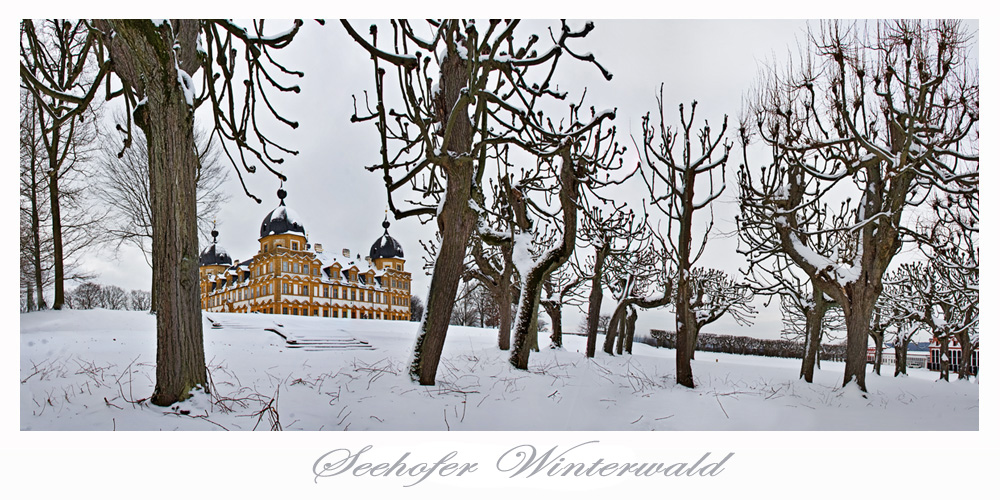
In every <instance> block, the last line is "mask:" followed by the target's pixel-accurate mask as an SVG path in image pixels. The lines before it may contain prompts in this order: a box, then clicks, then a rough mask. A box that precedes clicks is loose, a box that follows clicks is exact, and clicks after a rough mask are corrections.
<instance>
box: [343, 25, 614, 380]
mask: <svg viewBox="0 0 1000 500" xmlns="http://www.w3.org/2000/svg"><path fill="white" fill-rule="evenodd" d="M519 24H520V23H519V21H517V20H513V21H501V20H492V21H490V22H489V24H488V25H487V26H480V25H477V24H476V23H475V22H474V21H459V20H444V21H431V22H430V23H429V25H430V26H429V33H430V34H429V36H428V37H426V38H422V37H421V36H419V35H417V34H416V32H415V31H414V29H413V27H412V26H411V25H410V23H409V22H408V21H405V20H401V21H392V23H391V25H392V30H393V37H392V38H393V42H392V43H393V48H392V49H391V51H390V50H384V49H381V48H379V46H378V38H377V35H378V30H377V28H376V27H375V26H374V25H373V26H372V28H371V30H370V34H371V42H369V41H368V40H366V39H365V38H364V37H362V36H361V35H360V34H359V33H358V32H357V31H355V29H354V27H353V26H351V24H350V23H348V22H346V21H344V22H343V26H344V28H345V29H346V30H347V32H348V34H349V35H350V36H351V37H352V38H353V39H354V40H355V42H357V43H358V45H360V46H361V47H362V48H363V49H364V50H365V51H366V52H367V53H368V54H369V55H370V56H371V58H372V60H373V62H374V69H375V99H376V105H375V109H374V110H372V109H371V108H370V107H368V108H367V111H366V112H365V114H363V115H359V114H358V113H357V112H356V113H355V115H354V116H353V117H352V120H353V121H369V120H371V121H374V122H375V124H376V125H377V128H378V131H379V136H380V139H381V145H382V146H381V156H382V157H381V161H380V162H379V163H378V164H376V165H373V166H372V167H369V168H370V170H372V171H381V172H382V175H383V178H384V179H385V185H386V191H387V194H388V200H389V209H390V210H392V212H393V215H394V216H395V217H396V218H402V217H408V216H418V217H422V218H424V219H425V220H429V219H432V218H435V219H436V220H437V224H438V230H439V232H440V234H441V242H440V246H439V249H440V251H439V252H438V254H437V259H436V261H435V264H434V274H433V276H432V278H431V286H430V291H429V294H428V299H427V311H426V316H425V320H424V321H423V322H422V323H421V331H420V332H419V334H418V337H417V343H416V346H415V349H414V356H413V361H412V363H411V367H410V374H411V376H412V377H413V378H414V379H415V380H419V382H420V383H421V384H422V385H433V384H434V379H435V375H436V372H437V366H438V361H439V360H440V356H441V350H442V348H443V346H444V341H445V337H446V334H447V329H448V320H449V319H450V317H451V312H452V307H453V303H454V298H455V295H456V293H457V291H458V283H459V280H460V279H461V277H462V275H463V271H464V269H463V268H464V266H465V255H466V249H467V247H468V245H469V243H470V241H471V240H470V237H471V236H472V233H473V231H474V230H475V229H476V227H477V225H478V221H479V216H480V209H483V208H486V207H487V206H489V205H492V203H490V204H487V203H486V201H485V193H484V192H483V190H482V182H483V179H484V176H485V178H490V177H491V176H486V168H487V158H488V154H489V153H490V152H491V151H494V152H495V148H496V147H498V146H500V145H503V146H509V147H513V148H516V149H518V151H519V152H521V153H522V154H527V155H529V156H530V157H534V158H540V157H541V158H547V159H549V161H551V158H553V157H555V156H561V155H562V154H560V153H557V152H556V151H555V150H554V148H551V147H550V146H551V145H553V144H566V146H565V147H566V148H571V147H573V146H574V145H575V144H574V143H575V138H576V137H579V136H582V135H583V134H585V133H586V132H587V130H589V128H590V127H591V126H592V125H587V124H577V123H573V124H572V125H571V126H570V127H569V129H568V130H555V129H552V128H551V122H547V121H546V120H545V117H544V116H543V115H542V113H541V111H542V103H541V101H544V100H547V99H550V98H554V99H562V98H564V97H565V94H562V93H560V92H558V91H557V90H556V88H555V87H554V85H553V84H552V76H553V72H554V69H555V67H556V65H557V63H558V62H559V60H560V59H561V58H562V57H563V56H566V55H568V56H570V57H573V58H577V59H581V60H584V61H589V62H593V61H594V58H593V56H590V55H577V54H576V53H574V52H573V51H572V50H571V49H569V48H568V47H567V43H568V42H569V41H571V40H574V39H578V38H583V37H585V36H586V35H587V34H588V33H589V32H590V31H591V30H592V29H593V25H592V24H590V23H588V24H587V25H586V27H585V28H584V29H582V30H573V29H571V28H570V27H569V26H568V25H567V24H566V23H563V24H562V26H561V28H560V29H559V30H558V31H557V33H555V34H553V36H552V45H551V46H550V47H549V48H547V49H542V50H538V49H536V47H535V44H536V43H538V42H539V40H540V37H538V36H537V35H532V36H531V37H529V38H528V39H527V40H526V41H525V42H519V41H517V39H516V37H515V29H516V28H517V26H518V25H519ZM481 28H482V31H480V29H481ZM383 65H384V66H385V67H388V69H390V70H391V71H393V72H394V73H395V76H396V78H395V79H390V80H386V79H385V74H386V69H385V67H384V66H383ZM598 67H599V66H598ZM602 70H603V68H602ZM536 73H538V74H539V75H540V77H539V78H533V76H534V75H535V74H536ZM605 76H606V77H607V78H609V79H610V77H611V75H610V74H609V73H607V72H605ZM392 81H396V82H398V84H399V88H398V89H395V90H390V91H389V92H390V93H391V94H393V95H389V94H387V88H386V85H387V83H391V82H392ZM393 102H400V105H399V106H395V105H393V104H392V103H393ZM613 115H614V113H613V112H611V111H609V112H606V113H602V114H600V115H599V116H598V117H596V118H595V120H593V123H595V124H596V123H599V122H601V121H602V120H604V119H605V118H610V117H613ZM570 168H573V167H570ZM407 187H409V188H411V189H412V190H413V191H415V192H416V193H417V197H416V199H415V200H413V201H412V202H410V205H409V207H408V208H400V207H399V205H398V196H400V193H402V192H403V191H402V190H403V189H404V188H407ZM563 188H564V189H566V190H567V192H569V191H571V189H570V186H564V187H563ZM573 192H575V191H573ZM571 201H572V200H571ZM404 203H405V202H404ZM477 207H478V208H477ZM569 212H570V210H566V213H569ZM569 232H570V231H568V230H567V234H568V233H569ZM557 260H558V259H557ZM548 267H549V266H544V270H543V271H544V272H541V273H539V274H541V275H542V276H540V277H541V278H544V274H546V273H547V272H549V271H550V269H548ZM522 279H524V276H522ZM534 279H535V278H532V280H534ZM525 294H527V295H534V291H533V290H522V301H523V300H524V297H523V295H525ZM530 300H534V301H535V302H536V303H537V297H531V298H530ZM536 317H537V314H535V315H529V317H528V318H526V319H525V323H524V325H523V326H522V327H524V328H528V325H529V324H531V325H534V324H535V323H536V322H535V321H534V318H536ZM516 329H517V327H515V330H516ZM516 345H517V340H515V346H516ZM515 350H516V348H515ZM522 355H523V354H522V353H520V352H519V353H518V354H517V355H516V356H517V357H518V358H520V356H522ZM525 359H526V357H525Z"/></svg>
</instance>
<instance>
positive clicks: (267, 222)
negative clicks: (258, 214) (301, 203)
mask: <svg viewBox="0 0 1000 500" xmlns="http://www.w3.org/2000/svg"><path fill="white" fill-rule="evenodd" d="M287 195H288V193H286V192H285V190H284V189H278V198H279V199H280V200H281V203H280V204H279V205H278V208H275V209H274V210H271V212H270V213H269V214H267V217H264V222H262V223H261V224H260V237H261V238H263V237H265V236H268V235H271V234H285V233H298V234H301V235H302V236H305V235H306V230H305V228H304V227H303V226H302V223H301V222H299V220H300V219H299V216H298V214H296V213H295V212H294V211H293V210H292V209H290V208H288V207H286V206H285V196H287Z"/></svg>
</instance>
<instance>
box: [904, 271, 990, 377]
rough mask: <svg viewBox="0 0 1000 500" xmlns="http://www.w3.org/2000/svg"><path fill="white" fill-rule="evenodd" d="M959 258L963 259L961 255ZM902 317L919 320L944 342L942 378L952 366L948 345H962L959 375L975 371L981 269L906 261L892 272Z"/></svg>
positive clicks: (966, 375)
mask: <svg viewBox="0 0 1000 500" xmlns="http://www.w3.org/2000/svg"><path fill="white" fill-rule="evenodd" d="M957 259H961V258H960V257H958V258H957ZM890 279H891V280H892V281H891V282H890V283H891V284H892V286H894V287H898V289H899V292H898V295H896V297H895V301H894V302H895V304H894V305H895V307H897V308H898V309H900V311H898V312H897V313H896V316H897V318H899V320H903V321H905V320H910V321H919V322H921V323H923V325H924V326H925V327H926V328H928V329H929V330H930V332H931V335H933V336H934V338H935V339H937V341H938V342H939V343H940V345H941V378H942V379H944V380H948V373H949V371H950V369H951V367H950V366H949V360H948V349H949V346H950V344H951V342H952V341H953V340H955V341H957V342H958V343H959V344H960V345H961V347H962V359H961V363H960V364H959V366H958V369H957V371H958V377H959V379H965V378H969V377H970V375H971V360H972V352H973V350H974V349H975V348H976V347H977V346H978V345H979V333H978V332H979V328H978V327H979V272H978V269H977V270H976V271H974V272H972V271H969V270H968V269H963V268H959V267H953V266H951V265H949V264H948V261H947V260H937V261H930V262H917V263H911V264H903V265H902V266H900V268H899V270H898V272H897V273H894V274H893V275H891V277H890Z"/></svg>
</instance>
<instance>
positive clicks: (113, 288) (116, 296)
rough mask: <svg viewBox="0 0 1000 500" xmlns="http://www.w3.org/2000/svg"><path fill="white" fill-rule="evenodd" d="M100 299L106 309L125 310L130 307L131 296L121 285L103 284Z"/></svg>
mask: <svg viewBox="0 0 1000 500" xmlns="http://www.w3.org/2000/svg"><path fill="white" fill-rule="evenodd" d="M99 301H100V304H101V307H103V308H105V309H111V310H125V309H128V305H129V296H128V294H127V293H125V290H122V288H121V287H120V286H117V285H103V286H101V294H100V298H99Z"/></svg>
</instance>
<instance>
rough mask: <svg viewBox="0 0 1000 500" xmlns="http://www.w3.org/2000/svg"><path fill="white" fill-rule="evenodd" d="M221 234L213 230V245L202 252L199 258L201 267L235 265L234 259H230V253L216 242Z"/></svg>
mask: <svg viewBox="0 0 1000 500" xmlns="http://www.w3.org/2000/svg"><path fill="white" fill-rule="evenodd" d="M218 237H219V232H218V231H216V230H215V229H214V228H213V229H212V244H211V245H209V246H207V247H205V249H204V250H202V251H201V255H200V256H199V258H198V263H199V265H202V266H229V265H232V264H233V259H232V258H231V257H229V252H227V251H226V249H225V248H222V246H221V245H219V244H218V243H217V242H216V239H217V238H218Z"/></svg>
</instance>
